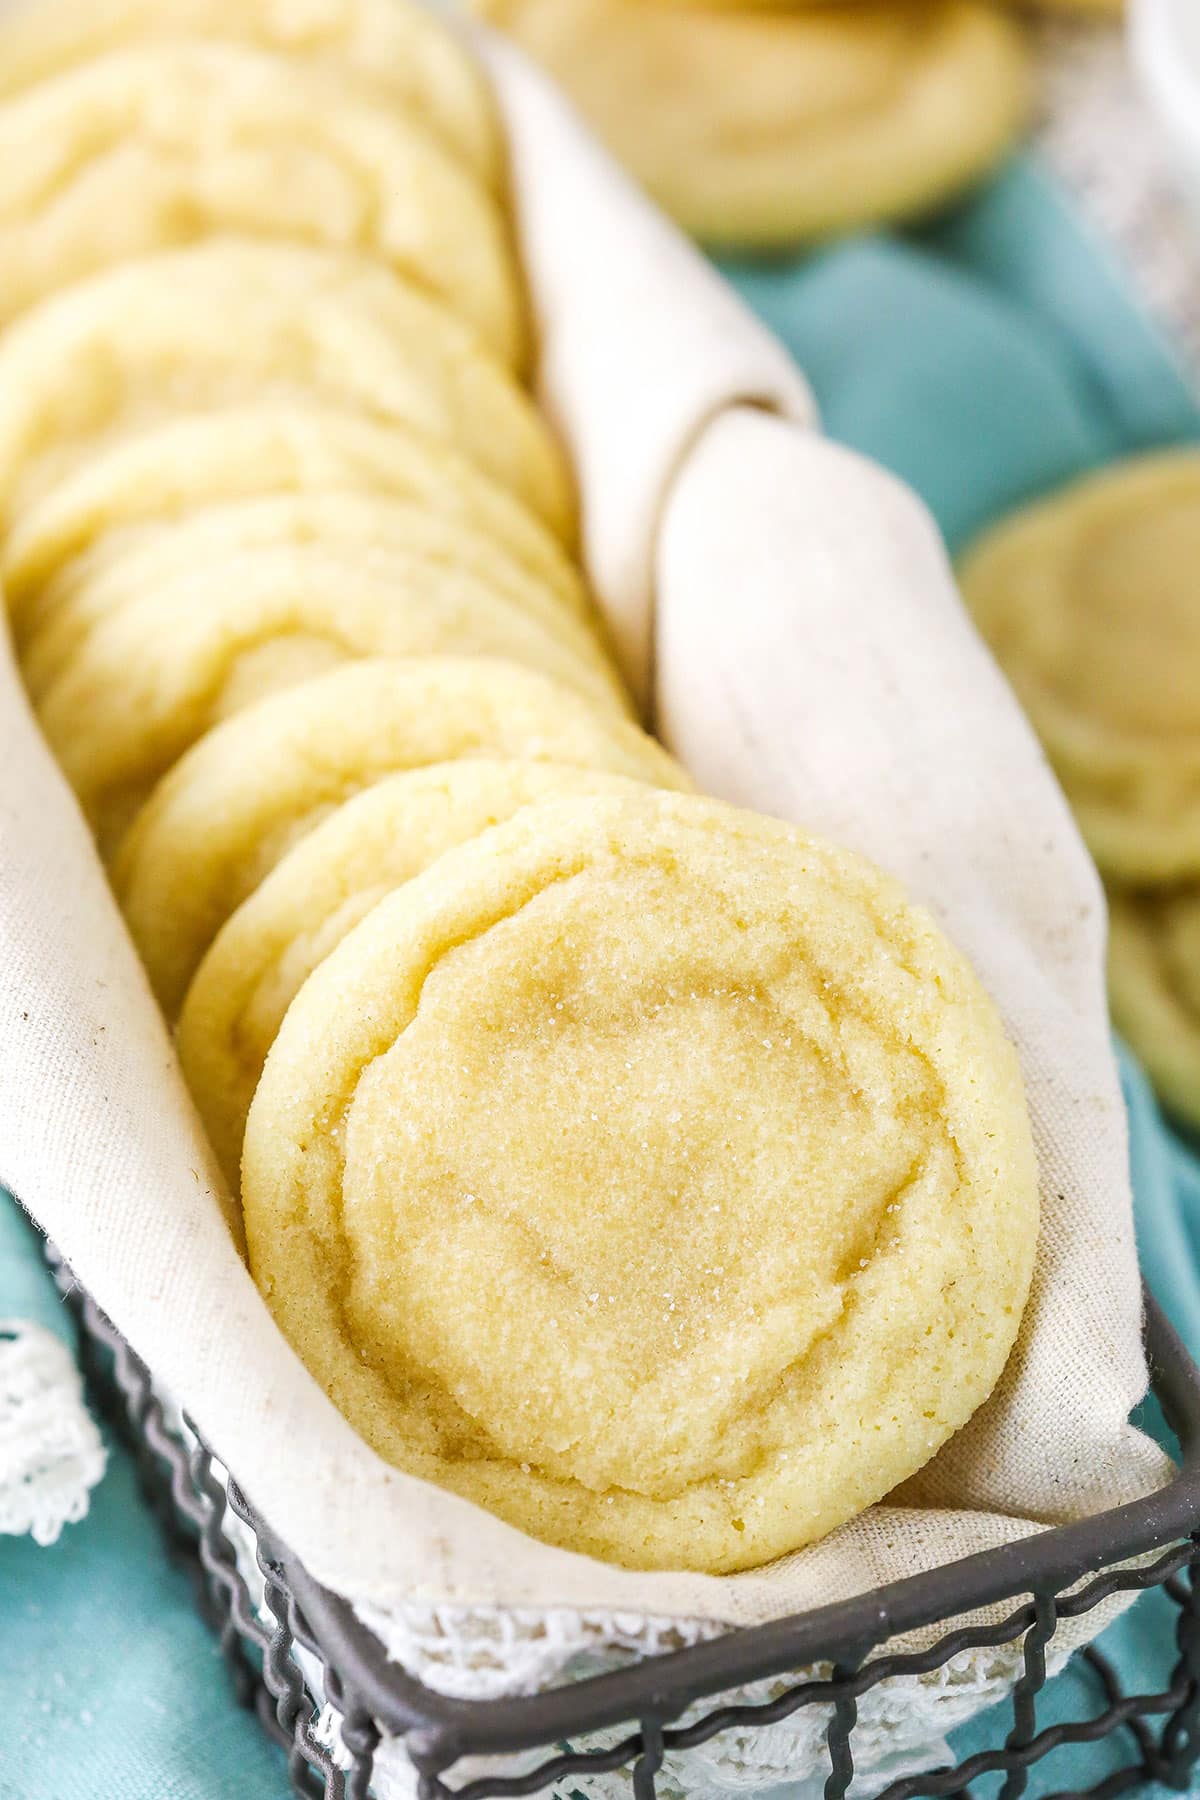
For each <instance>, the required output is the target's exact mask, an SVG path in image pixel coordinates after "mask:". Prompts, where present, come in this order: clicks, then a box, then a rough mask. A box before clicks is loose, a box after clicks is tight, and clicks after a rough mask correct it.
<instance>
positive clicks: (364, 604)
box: [30, 550, 629, 856]
mask: <svg viewBox="0 0 1200 1800" xmlns="http://www.w3.org/2000/svg"><path fill="white" fill-rule="evenodd" d="M371 656H387V657H426V656H456V657H458V656H462V657H474V656H482V657H492V658H500V659H501V660H508V661H511V662H517V663H521V664H523V665H524V666H525V667H527V668H531V669H537V670H540V671H541V672H542V673H543V674H544V675H550V676H553V677H554V678H555V679H556V680H558V681H560V682H562V684H563V685H564V686H565V687H568V688H570V689H572V690H574V691H575V692H577V693H579V694H581V695H583V696H586V698H587V699H588V700H589V701H590V702H592V703H593V704H595V705H596V706H598V707H601V708H606V707H611V708H612V709H613V710H614V711H615V712H618V713H622V714H628V711H629V706H628V702H627V700H626V698H625V695H624V692H623V690H622V688H621V686H620V683H619V682H618V680H617V678H616V675H615V673H614V672H613V670H612V669H611V668H606V667H605V666H604V663H603V660H602V658H601V656H600V655H599V653H593V654H592V655H590V656H589V655H587V654H586V636H585V651H580V650H578V649H572V648H570V647H568V646H567V645H565V644H564V643H563V640H562V639H561V638H560V637H558V636H556V635H555V634H554V633H552V632H549V631H547V630H546V629H545V627H544V626H542V625H540V624H539V623H538V622H537V621H536V620H535V619H531V618H530V617H529V616H528V614H526V613H523V612H522V611H521V610H520V609H519V608H518V607H515V606H512V605H510V604H509V603H508V602H507V601H505V600H502V599H501V598H500V597H499V596H498V595H496V594H492V593H490V592H489V591H488V590H487V588H485V587H481V586H478V585H475V584H471V583H468V582H464V581H462V580H461V579H456V578H453V577H450V578H447V577H445V576H441V577H440V578H439V576H438V574H437V572H431V571H430V570H429V568H428V566H427V565H424V564H420V563H413V562H408V563H407V564H406V563H405V562H404V561H403V560H402V559H401V558H399V557H393V558H390V559H387V560H384V561H381V562H380V563H379V564H377V566H375V567H372V568H365V567H364V566H363V565H362V564H361V563H359V562H357V561H355V559H353V558H352V557H348V556H345V555H334V554H331V553H330V552H328V551H315V552H308V553H305V552H303V551H299V550H276V551H262V552H259V553H257V554H250V553H247V554H246V555H245V556H243V557H242V558H240V559H236V558H235V559H233V560H232V561H231V562H229V563H227V564H225V565H220V564H218V565H216V566H215V567H214V566H212V565H206V566H204V567H202V568H199V569H197V570H195V571H194V572H193V573H192V574H191V575H189V576H184V577H182V578H180V579H179V580H178V581H176V582H174V583H170V584H167V585H165V586H162V587H157V588H155V589H153V590H152V591H151V592H149V593H147V594H144V595H143V596H142V597H141V598H140V599H138V600H131V601H130V602H129V603H128V604H127V605H125V606H121V607H118V608H117V609H116V611H115V612H112V613H110V614H108V615H107V616H105V617H104V618H103V619H101V620H99V621H98V622H97V623H96V625H95V626H93V628H92V629H91V630H90V631H88V632H85V633H84V634H83V636H82V638H81V640H80V641H79V642H78V643H77V644H76V645H75V647H74V649H73V651H72V652H71V653H70V655H69V656H68V657H67V658H66V660H65V662H64V664H63V666H62V667H61V668H60V669H59V670H58V671H57V673H56V674H55V675H54V677H53V678H52V679H51V680H50V681H49V682H48V683H47V684H46V686H45V687H44V689H43V690H42V691H41V692H39V691H38V688H37V686H36V684H33V683H31V684H30V692H31V697H32V698H33V700H34V703H35V707H36V710H37V714H38V719H39V722H40V724H41V726H42V730H43V731H44V732H45V734H46V737H47V740H48V742H49V744H50V747H51V749H52V750H53V751H54V754H55V756H56V757H57V758H58V761H59V764H60V766H61V768H62V770H63V773H64V774H65V775H66V777H67V779H68V781H69V782H70V783H71V785H72V787H73V788H74V790H75V793H76V796H77V797H78V799H79V801H80V804H81V805H82V807H83V810H84V813H85V814H86V816H87V818H88V821H89V823H90V824H91V826H92V829H93V830H94V831H95V833H96V837H97V840H98V842H99V845H100V850H101V853H102V854H103V855H105V856H107V855H108V854H109V853H111V851H112V850H113V849H114V848H115V846H116V844H117V842H118V841H119V839H120V836H121V835H122V833H123V832H124V831H125V830H126V829H127V827H128V826H129V824H130V822H131V820H132V819H133V817H134V814H135V813H136V812H137V811H138V809H139V807H141V806H142V805H143V804H144V802H145V801H146V800H147V798H148V797H149V794H150V790H151V789H152V788H153V786H154V785H155V783H156V782H157V781H158V780H159V779H160V777H161V776H163V775H164V774H165V773H166V771H167V770H168V769H169V768H170V767H171V765H172V764H173V763H175V762H177V761H178V759H179V758H180V756H182V755H183V754H184V752H185V751H186V750H188V749H190V747H191V746H192V745H193V744H194V743H195V742H196V741H197V739H199V738H200V737H202V736H203V734H204V733H205V732H206V731H209V730H211V729H212V727H213V726H214V725H216V724H219V723H220V722H221V721H222V720H223V719H228V718H232V717H233V716H234V715H235V714H236V713H238V712H240V711H242V710H243V709H244V708H245V707H247V706H251V705H253V704H254V703H255V702H256V701H257V700H261V699H263V698H265V697H266V696H267V695H268V694H271V693H277V692H281V691H283V690H284V689H285V688H289V687H294V686H296V685H297V684H298V683H299V682H301V681H305V680H307V679H310V678H311V677H312V676H314V675H319V674H324V673H326V671H328V670H329V669H332V668H336V667H337V666H338V665H339V664H341V663H344V662H349V661H355V660H361V659H362V658H364V657H371Z"/></svg>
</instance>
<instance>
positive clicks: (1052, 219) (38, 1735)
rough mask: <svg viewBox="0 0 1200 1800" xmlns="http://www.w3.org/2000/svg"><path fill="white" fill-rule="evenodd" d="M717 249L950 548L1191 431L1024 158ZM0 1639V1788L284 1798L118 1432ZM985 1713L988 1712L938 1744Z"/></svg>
mask: <svg viewBox="0 0 1200 1800" xmlns="http://www.w3.org/2000/svg"><path fill="white" fill-rule="evenodd" d="M728 272H729V273H730V274H731V276H732V277H733V279H734V280H735V282H736V283H737V285H738V286H739V287H740V289H741V291H742V293H743V294H744V295H745V296H746V298H747V299H748V300H749V302H750V303H751V305H752V306H753V307H754V308H755V309H756V310H757V311H758V312H759V313H760V314H761V315H762V316H763V317H764V318H765V319H766V320H767V321H768V323H769V324H771V325H772V326H773V327H774V328H775V330H776V331H778V332H779V334H780V335H781V336H782V337H783V338H784V339H785V341H786V342H787V343H788V344H789V345H790V346H791V348H792V349H793V350H794V351H795V353H796V355H797V357H798V359H799V361H800V362H801V363H802V365H803V366H804V367H805V368H806V369H807V371H808V373H809V375H810V377H811V378H812V380H813V383H814V386H815V388H816V391H817V395H818V397H819V399H820V402H821V406H822V410H823V414H824V418H825V422H826V426H827V428H828V430H829V431H830V432H831V434H832V435H833V436H835V437H838V438H841V439H843V440H844V441H846V442H848V443H850V444H852V445H854V446H855V447H856V448H858V449H860V450H863V451H866V452H868V453H869V454H871V455H873V456H876V457H878V458H879V459H880V460H881V461H882V462H884V463H886V464H887V465H888V466H890V467H891V468H893V469H895V470H897V471H898V472H899V473H900V474H902V475H903V476H905V477H906V478H907V479H908V480H909V481H910V482H912V483H913V485H914V486H915V487H916V488H917V489H918V491H919V492H920V493H921V494H923V495H924V497H925V499H926V500H927V501H928V503H929V504H930V506H931V507H932V509H933V511H934V513H935V515H936V516H937V518H938V520H939V522H940V523H941V525H942V528H943V530H944V531H945V533H946V535H947V538H948V539H949V541H950V543H951V545H952V546H953V547H955V548H957V547H958V546H960V545H961V544H962V543H963V541H964V540H965V539H966V538H967V537H968V536H969V535H970V534H971V533H972V532H973V531H974V530H976V529H977V528H978V527H979V526H980V525H982V524H984V523H986V522H987V521H988V520H990V519H992V518H994V517H996V516H997V515H999V514H1000V513H1002V512H1004V511H1005V510H1006V509H1007V508H1009V507H1011V506H1013V505H1016V504H1018V503H1020V502H1021V501H1023V500H1025V499H1028V498H1030V497H1032V496H1033V495H1035V494H1038V493H1041V492H1044V491H1045V490H1046V489H1048V488H1050V487H1053V486H1055V485H1056V484H1058V483H1060V482H1062V481H1064V480H1066V479H1068V478H1069V477H1070V476H1072V475H1074V474H1077V473H1079V472H1081V471H1082V470H1085V469H1087V468H1090V467H1093V466H1095V465H1097V464H1099V463H1102V462H1105V461H1107V460H1109V459H1111V458H1112V457H1114V456H1116V455H1120V454H1122V453H1125V452H1128V451H1131V450H1136V449H1142V448H1146V447H1150V446H1153V445H1157V444H1163V443H1169V442H1179V441H1183V440H1191V439H1200V413H1198V411H1197V407H1196V403H1195V402H1194V400H1193V399H1192V397H1191V395H1190V394H1189V392H1188V389H1187V386H1186V384H1185V382H1184V380H1183V379H1182V377H1181V375H1180V373H1179V371H1178V370H1177V369H1176V368H1175V367H1174V365H1173V364H1172V361H1171V358H1170V356H1169V354H1168V352H1167V350H1166V348H1165V347H1164V345H1163V344H1162V343H1160V342H1159V340H1158V339H1157V338H1156V336H1155V334H1154V332H1153V330H1152V329H1151V328H1150V327H1149V325H1148V324H1147V323H1146V322H1145V320H1143V319H1142V318H1141V316H1140V315H1139V312H1138V310H1137V308H1136V306H1135V305H1134V304H1133V302H1132V299H1131V297H1130V295H1129V293H1128V292H1127V290H1126V288H1125V285H1124V283H1123V281H1122V279H1121V277H1120V276H1119V274H1118V273H1117V271H1116V270H1115V268H1114V267H1113V265H1112V264H1111V262H1110V260H1109V258H1108V256H1107V254H1106V252H1105V250H1104V249H1103V247H1102V246H1100V245H1098V244H1097V243H1095V242H1094V241H1092V240H1091V239H1089V237H1088V236H1087V234H1086V233H1085V232H1084V231H1083V230H1082V228H1081V227H1080V226H1079V224H1078V221H1077V220H1076V219H1075V217H1074V215H1073V214H1072V212H1071V209H1070V207H1069V206H1068V205H1067V204H1066V202H1065V201H1064V200H1063V198H1062V196H1061V195H1059V194H1058V193H1057V191H1056V190H1055V189H1054V188H1053V187H1052V186H1050V185H1049V184H1048V183H1047V181H1046V180H1045V178H1044V177H1043V176H1042V174H1041V173H1040V172H1039V170H1038V169H1037V168H1036V166H1035V165H1034V164H1033V163H1031V162H1029V161H1027V160H1023V161H1020V162H1018V163H1017V164H1015V165H1014V166H1013V167H1012V168H1011V169H1010V170H1009V171H1007V172H1006V173H1005V174H1004V175H1003V176H1002V177H1001V178H1000V180H998V181H997V182H996V183H995V184H994V185H993V186H992V187H991V188H990V189H989V190H988V191H987V192H986V193H984V194H983V195H982V196H980V197H979V198H977V199H976V200H975V201H973V202H972V203H971V205H969V206H968V207H966V208H964V209H963V210H962V211H960V212H957V213H955V214H954V215H953V216H951V217H950V218H947V219H945V220H942V221H941V222H940V223H939V224H938V225H937V227H936V228H934V229H931V230H929V231H926V232H924V233H922V234H920V235H916V236H910V237H906V238H888V237H871V238H861V239H855V240H852V241H850V242H849V243H846V244H843V245H841V246H839V247H838V248H836V249H833V250H830V251H828V252H825V253H823V254H822V255H819V256H816V257H814V258H811V259H807V260H797V261H790V262H779V263H775V264H757V265H754V266H746V265H729V268H728ZM1126 1080H1127V1092H1128V1097H1129V1103H1130V1115H1131V1121H1132V1127H1133V1161H1134V1173H1135V1186H1136V1190H1137V1207H1138V1231H1139V1239H1140V1243H1141V1250H1142V1257H1143V1261H1144V1263H1145V1266H1146V1268H1147V1271H1148V1272H1149V1274H1150V1277H1151V1280H1152V1281H1153V1282H1154V1285H1155V1287H1156V1290H1157V1292H1158V1293H1159V1295H1160V1297H1161V1298H1162V1300H1163V1301H1164V1303H1165V1304H1166V1306H1167V1307H1168V1309H1169V1311H1170V1312H1171V1314H1172V1317H1173V1318H1174V1320H1175V1323H1176V1324H1177V1325H1178V1326H1179V1327H1180V1328H1181V1330H1182V1331H1183V1332H1184V1334H1185V1336H1186V1337H1187V1338H1188V1340H1189V1342H1190V1343H1191V1345H1192V1346H1193V1348H1194V1349H1195V1350H1196V1351H1197V1352H1198V1353H1200V1274H1198V1272H1197V1271H1198V1270H1200V1163H1197V1161H1196V1160H1195V1159H1193V1158H1192V1157H1191V1156H1190V1155H1189V1154H1188V1152H1187V1151H1186V1149H1185V1148H1184V1147H1183V1146H1182V1144H1180V1143H1179V1142H1178V1141H1177V1140H1176V1139H1174V1138H1172V1137H1171V1135H1170V1134H1169V1133H1168V1132H1167V1131H1166V1130H1165V1128H1164V1127H1163V1125H1162V1122H1161V1120H1160V1119H1159V1117H1158V1114H1157V1112H1156V1109H1155V1107H1154V1103H1153V1099H1152V1097H1151V1096H1150V1095H1149V1093H1148V1091H1147V1089H1146V1086H1145V1083H1144V1081H1143V1080H1142V1079H1141V1077H1140V1075H1139V1074H1138V1072H1137V1070H1136V1069H1134V1068H1133V1067H1132V1065H1130V1066H1128V1067H1127V1069H1126ZM6 1315H7V1316H26V1317H28V1316H34V1317H42V1318H44V1319H46V1320H48V1321H49V1322H56V1323H57V1325H58V1327H59V1328H62V1324H63V1322H62V1314H61V1308H60V1307H59V1304H58V1301H57V1299H56V1297H55V1295H54V1291H53V1288H52V1287H51V1285H50V1283H49V1281H48V1278H47V1277H46V1276H45V1275H44V1274H43V1272H42V1270H41V1269H40V1267H39V1265H38V1260H37V1256H36V1253H35V1251H34V1249H33V1246H32V1242H31V1239H30V1237H29V1234H28V1233H27V1232H26V1231H25V1229H24V1226H23V1225H22V1224H21V1222H20V1220H19V1217H18V1214H17V1212H16V1209H15V1208H13V1207H11V1206H9V1205H7V1204H6V1203H5V1202H4V1200H3V1197H2V1196H0V1317H4V1316H6ZM0 1646H2V1649H3V1654H2V1656H0V1718H2V1720H3V1724H2V1726H0V1800H96V1797H98V1796H104V1797H105V1800H108V1797H109V1796H111V1797H112V1800H284V1796H285V1795H286V1792H287V1784H286V1780H285V1775H284V1770H283V1763H282V1758H281V1757H279V1756H278V1755H277V1753H276V1752H275V1751H274V1750H273V1749H272V1748H271V1747H269V1746H268V1745H267V1744H266V1742H265V1741H264V1739H263V1738H262V1737H261V1735H260V1733H259V1731H258V1728H257V1726H256V1725H255V1724H254V1723H253V1721H252V1720H251V1719H249V1718H248V1717H246V1716H245V1715H243V1714H241V1713H239V1712H238V1711H237V1710H236V1709H235V1708H234V1706H233V1704H232V1702H231V1700H230V1699H229V1696H228V1692H227V1689H226V1686H225V1682H224V1677H223V1673H222V1670H221V1667H220V1664H219V1661H218V1658H217V1654H216V1651H215V1648H214V1647H213V1645H212V1643H211V1641H210V1640H209V1638H208V1636H207V1634H206V1633H205V1631H204V1629H203V1627H202V1626H201V1625H200V1624H199V1622H198V1621H197V1620H196V1618H195V1616H194V1615H193V1613H192V1610H191V1606H190V1600H189V1593H188V1587H187V1583H186V1581H185V1579H184V1578H183V1577H182V1576H181V1575H179V1574H178V1573H177V1572H176V1571H173V1570H172V1569H170V1568H169V1567H168V1565H167V1564H166V1562H165V1560H164V1558H163V1556H162V1554H161V1552H160V1550H159V1547H158V1542H157V1539H156V1537H155V1534H154V1529H153V1527H152V1525H151V1524H150V1522H149V1520H148V1519H147V1518H146V1516H145V1515H144V1514H143V1512H142V1509H141V1505H140V1502H139V1500H138V1497H137V1493H136V1490H135V1486H134V1483H133V1479H132V1474H131V1471H130V1468H129V1465H128V1463H127V1461H126V1459H125V1458H124V1456H123V1455H121V1454H120V1453H114V1455H113V1458H112V1463H111V1466H110V1472H109V1474H108V1476H107V1478H106V1480H105V1482H104V1484H103V1485H102V1487H101V1488H100V1489H99V1490H98V1492H97V1494H96V1496H95V1498H94V1502H93V1506H92V1510H91V1513H90V1514H89V1516H88V1518H87V1519H86V1520H85V1521H84V1522H83V1523H82V1524H80V1525H78V1526H74V1527H71V1528H69V1529H68V1530H67V1532H66V1533H65V1534H64V1536H63V1538H62V1540H61V1542H60V1543H59V1544H58V1545H57V1546H55V1547H54V1548H53V1549H51V1550H39V1549H37V1548H35V1547H34V1546H33V1545H31V1544H28V1543H25V1542H14V1541H9V1540H3V1539H0ZM1106 1647H1107V1648H1108V1650H1109V1652H1110V1654H1112V1655H1114V1656H1115V1657H1116V1658H1117V1660H1118V1661H1119V1662H1120V1664H1121V1666H1122V1669H1123V1671H1124V1673H1125V1676H1126V1678H1127V1680H1128V1681H1129V1682H1131V1683H1134V1684H1136V1685H1138V1686H1139V1687H1142V1688H1150V1687H1153V1686H1155V1685H1158V1684H1159V1683H1161V1682H1162V1681H1163V1679H1164V1677H1165V1674H1166V1671H1167V1669H1168V1666H1169V1663H1170V1655H1171V1644H1170V1636H1169V1621H1168V1620H1167V1619H1165V1618H1164V1608H1163V1607H1162V1606H1161V1605H1160V1604H1159V1603H1158V1602H1157V1601H1156V1600H1154V1599H1151V1600H1150V1601H1148V1602H1146V1603H1143V1604H1140V1605H1139V1606H1138V1607H1137V1608H1135V1609H1134V1611H1133V1612H1132V1614H1130V1615H1129V1616H1128V1617H1127V1618H1126V1619H1125V1620H1124V1621H1123V1622H1122V1623H1121V1624H1120V1625H1119V1626H1117V1627H1116V1628H1115V1629H1114V1631H1112V1632H1110V1633H1109V1634H1108V1638H1107V1640H1106ZM1096 1698H1097V1697H1096V1695H1095V1694H1094V1693H1093V1692H1092V1691H1091V1690H1090V1687H1089V1678H1088V1677H1087V1676H1086V1673H1078V1672H1076V1671H1074V1670H1069V1671H1068V1672H1067V1673H1066V1674H1065V1675H1064V1676H1062V1677H1060V1679H1059V1680H1058V1681H1057V1682H1056V1683H1054V1684H1053V1685H1052V1688H1051V1689H1050V1690H1049V1692H1048V1693H1047V1695H1046V1696H1045V1698H1044V1702H1043V1705H1042V1707H1041V1709H1040V1714H1041V1716H1042V1718H1043V1719H1044V1721H1045V1722H1046V1723H1049V1722H1051V1721H1052V1720H1053V1718H1054V1717H1055V1716H1056V1715H1063V1714H1065V1713H1066V1712H1068V1711H1071V1710H1073V1709H1076V1708H1078V1707H1079V1706H1080V1705H1081V1704H1082V1705H1090V1706H1094V1705H1095V1703H1096ZM1006 1730H1007V1721H1006V1718H1005V1716H1004V1714H1003V1711H1001V1713H1000V1714H999V1715H998V1716H995V1717H991V1718H987V1719H984V1720H983V1721H980V1722H979V1723H978V1724H976V1725H975V1726H973V1727H971V1728H970V1729H969V1730H967V1731H965V1732H963V1733H960V1734H959V1739H958V1741H957V1746H956V1747H957V1748H958V1749H960V1751H964V1752H965V1751H969V1750H970V1749H973V1748H976V1747H978V1746H979V1745H981V1744H983V1743H995V1742H997V1741H999V1740H1000V1739H1001V1738H1002V1737H1003V1736H1004V1734H1005V1732H1006ZM1110 1755H1111V1752H1110V1750H1109V1749H1107V1748H1105V1747H1096V1748H1093V1749H1091V1750H1087V1751H1080V1750H1078V1749H1076V1750H1072V1751H1070V1752H1061V1753H1058V1754H1056V1755H1055V1756H1054V1757H1053V1758H1052V1759H1050V1760H1049V1761H1048V1762H1047V1763H1046V1764H1045V1765H1043V1766H1042V1767H1040V1768H1039V1769H1038V1770H1037V1771H1036V1772H1035V1776H1034V1780H1033V1782H1032V1784H1031V1789H1030V1792H1031V1793H1032V1794H1035V1795H1043V1794H1046V1793H1048V1792H1050V1791H1051V1790H1053V1789H1062V1788H1077V1787H1082V1786H1084V1785H1087V1784H1088V1783H1090V1782H1092V1781H1094V1780H1096V1779H1098V1778H1099V1777H1100V1776H1101V1775H1102V1774H1103V1773H1104V1772H1105V1770H1106V1768H1108V1767H1110V1766H1111V1764H1110V1763H1109V1761H1108V1758H1109V1756H1110ZM979 1791H980V1792H981V1793H988V1792H990V1789H989V1786H988V1784H987V1783H984V1784H981V1786H980V1790H979ZM1197 1792H1198V1793H1200V1788H1198V1789H1197Z"/></svg>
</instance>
